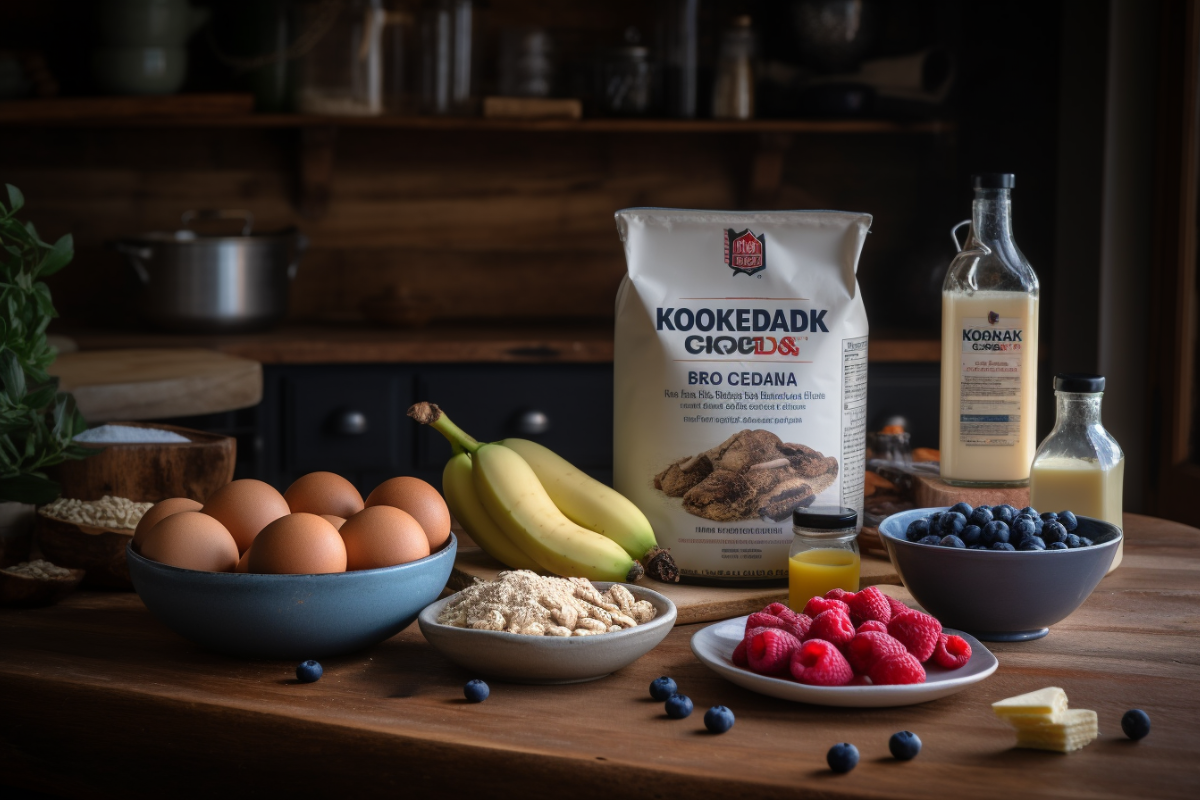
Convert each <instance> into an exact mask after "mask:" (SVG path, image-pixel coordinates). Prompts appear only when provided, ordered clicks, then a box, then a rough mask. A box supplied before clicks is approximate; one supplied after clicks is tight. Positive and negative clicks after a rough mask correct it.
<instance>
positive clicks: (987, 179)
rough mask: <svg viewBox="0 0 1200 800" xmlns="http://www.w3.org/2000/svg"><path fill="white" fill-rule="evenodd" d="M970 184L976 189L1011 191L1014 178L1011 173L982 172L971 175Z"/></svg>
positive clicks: (1014, 181)
mask: <svg viewBox="0 0 1200 800" xmlns="http://www.w3.org/2000/svg"><path fill="white" fill-rule="evenodd" d="M971 183H972V185H974V187H975V188H976V189H1011V188H1013V185H1014V184H1015V183H1016V176H1015V175H1013V174H1012V173H1011V172H982V173H980V174H978V175H972V176H971Z"/></svg>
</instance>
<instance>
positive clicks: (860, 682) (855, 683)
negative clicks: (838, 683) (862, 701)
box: [846, 675, 871, 686]
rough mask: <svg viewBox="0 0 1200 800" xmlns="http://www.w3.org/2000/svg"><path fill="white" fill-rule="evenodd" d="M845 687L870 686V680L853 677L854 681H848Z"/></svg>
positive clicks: (859, 676)
mask: <svg viewBox="0 0 1200 800" xmlns="http://www.w3.org/2000/svg"><path fill="white" fill-rule="evenodd" d="M846 685H847V686H870V685H871V679H870V678H868V677H867V676H866V675H855V676H854V680H852V681H850V682H849V683H848V684H846Z"/></svg>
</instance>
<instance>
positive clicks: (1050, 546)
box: [1046, 542, 1070, 550]
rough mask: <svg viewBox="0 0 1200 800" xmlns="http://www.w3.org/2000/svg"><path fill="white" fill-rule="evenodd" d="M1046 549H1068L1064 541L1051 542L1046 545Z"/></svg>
mask: <svg viewBox="0 0 1200 800" xmlns="http://www.w3.org/2000/svg"><path fill="white" fill-rule="evenodd" d="M1046 549H1047V550H1069V549H1070V548H1068V547H1067V543H1066V542H1051V543H1050V544H1048V545H1046Z"/></svg>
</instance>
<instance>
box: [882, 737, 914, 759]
mask: <svg viewBox="0 0 1200 800" xmlns="http://www.w3.org/2000/svg"><path fill="white" fill-rule="evenodd" d="M888 750H891V751H892V755H893V756H895V757H896V758H898V759H900V760H901V761H912V760H913V759H914V758H916V757H917V753H919V752H921V739H920V737H919V736H917V735H916V734H915V733H913V732H912V731H900V732H899V733H893V734H892V738H890V739H888Z"/></svg>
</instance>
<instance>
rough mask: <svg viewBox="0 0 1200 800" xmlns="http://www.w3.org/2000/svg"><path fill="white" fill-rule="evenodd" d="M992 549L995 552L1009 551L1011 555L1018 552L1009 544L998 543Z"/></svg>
mask: <svg viewBox="0 0 1200 800" xmlns="http://www.w3.org/2000/svg"><path fill="white" fill-rule="evenodd" d="M992 549H993V550H1007V551H1009V552H1010V553H1011V552H1012V551H1014V550H1016V549H1017V548H1015V547H1013V546H1012V545H1011V544H1009V543H1008V542H996V543H994V544H993V545H992Z"/></svg>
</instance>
